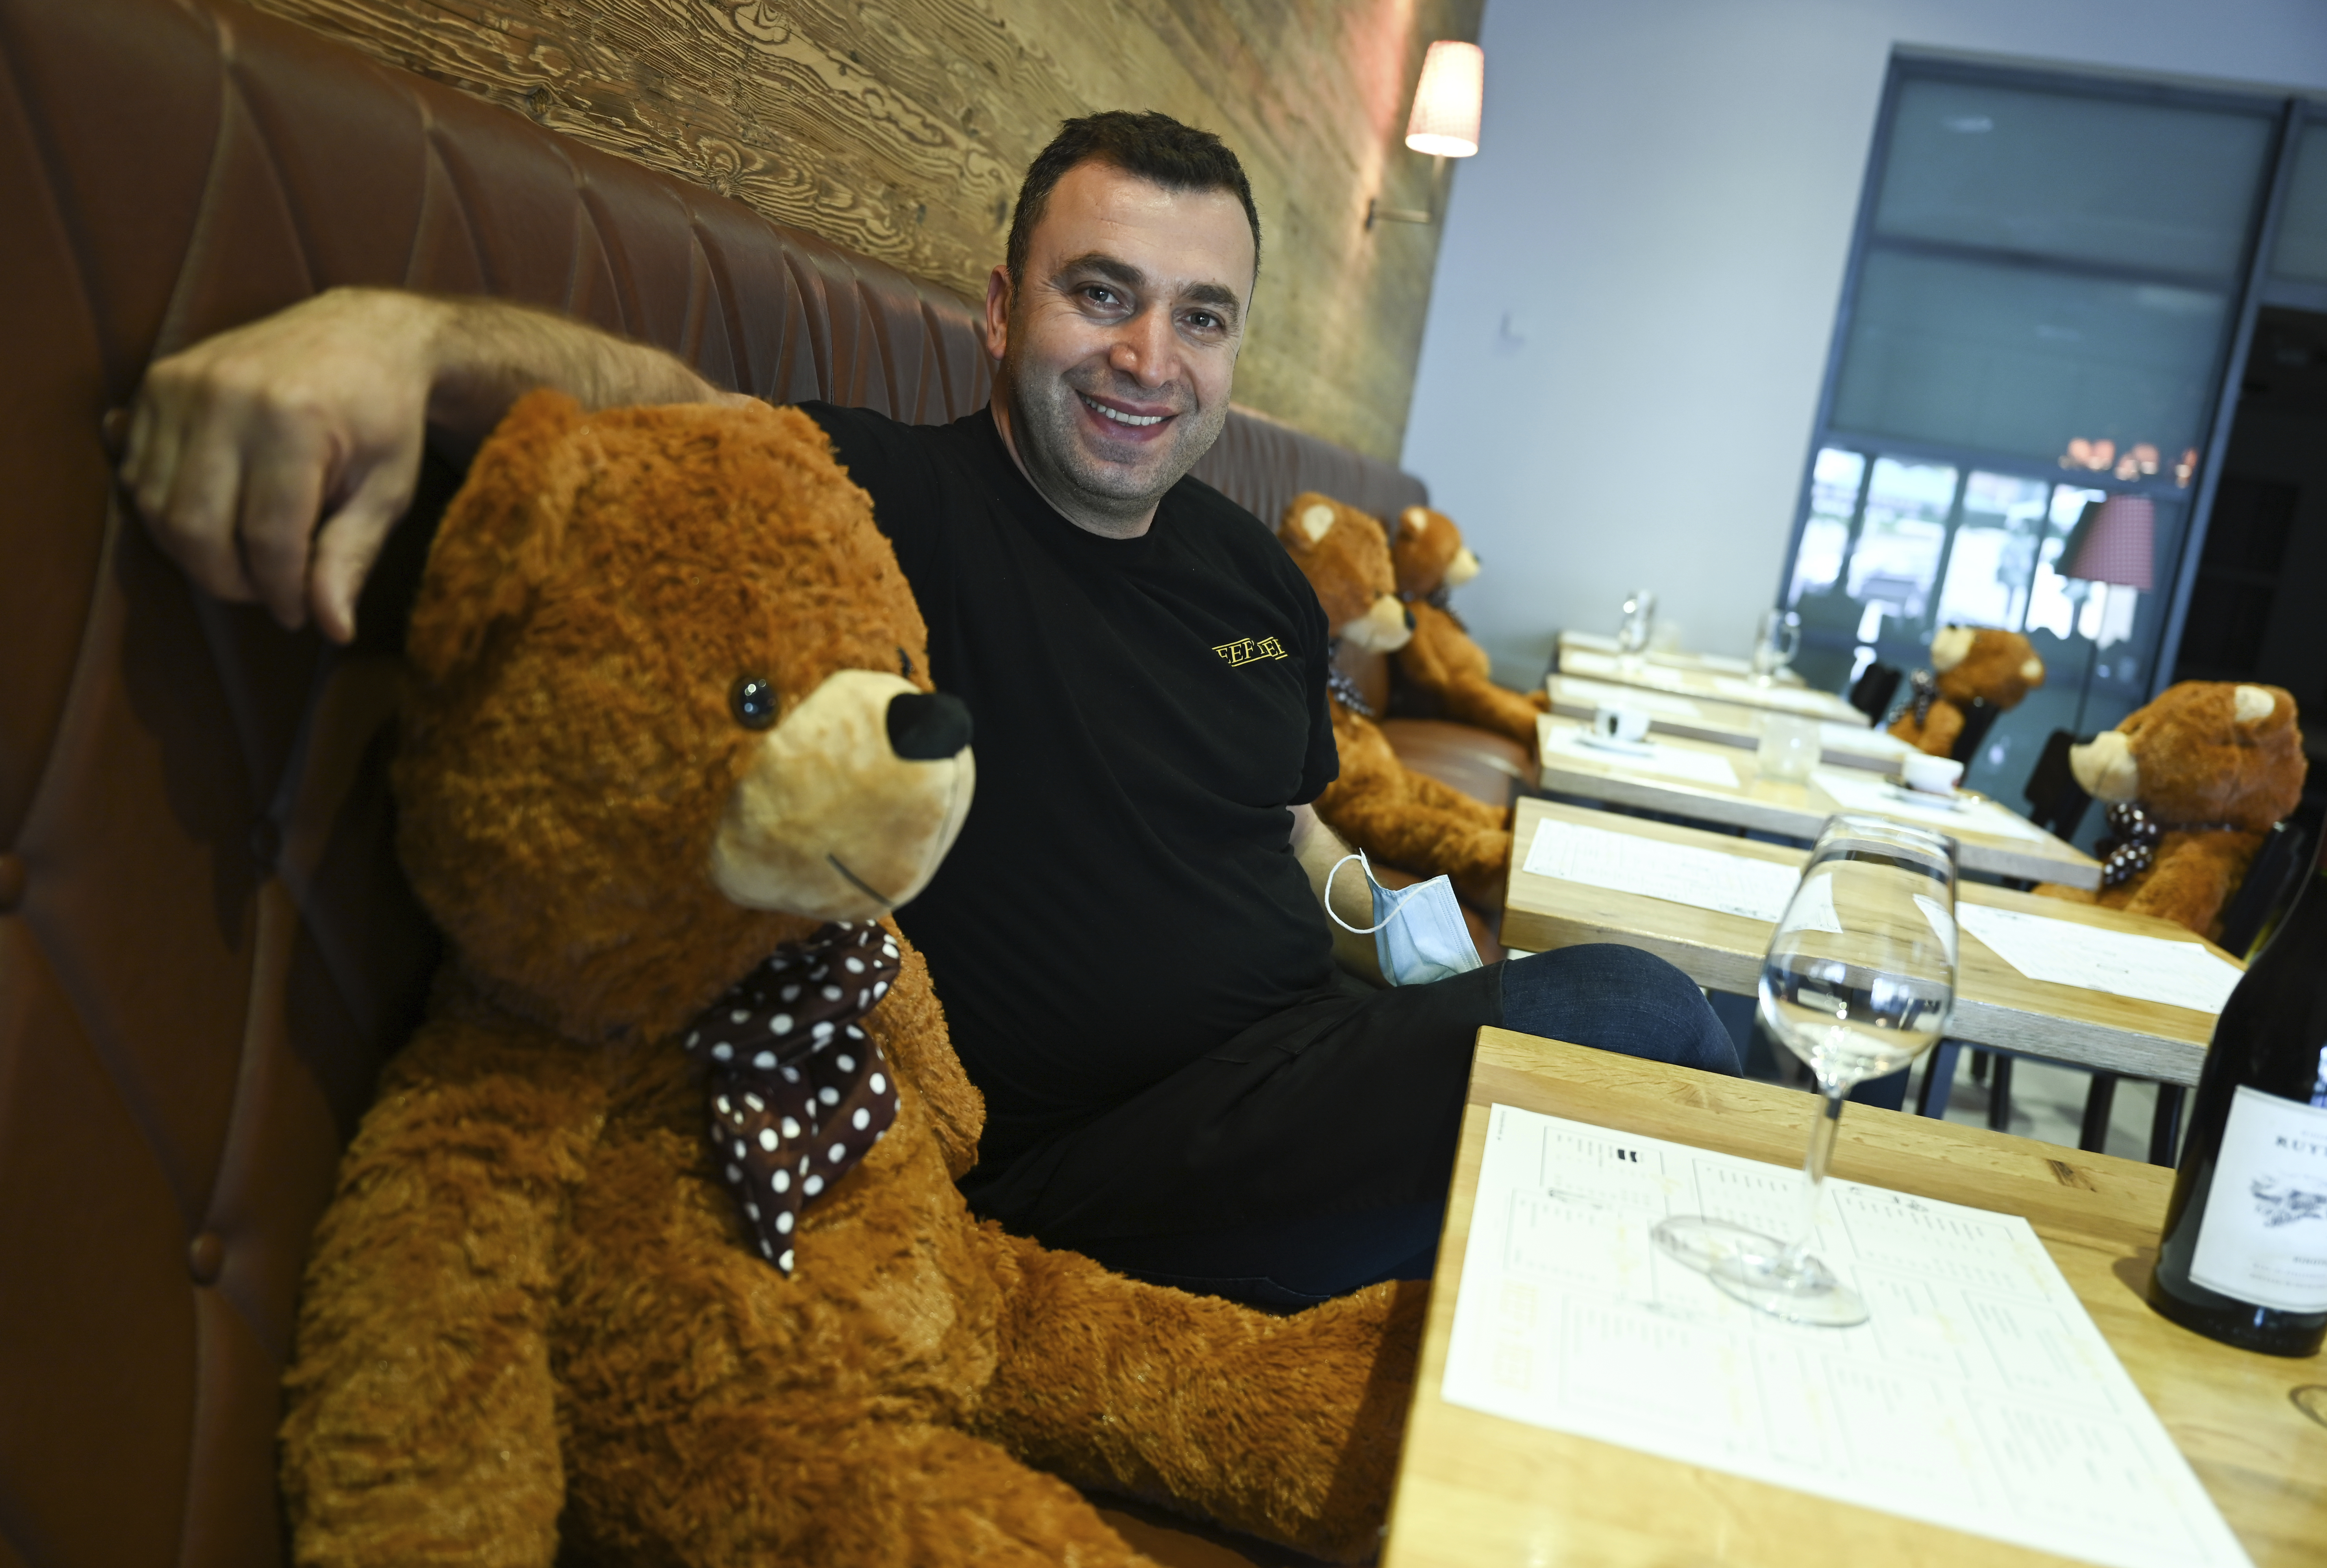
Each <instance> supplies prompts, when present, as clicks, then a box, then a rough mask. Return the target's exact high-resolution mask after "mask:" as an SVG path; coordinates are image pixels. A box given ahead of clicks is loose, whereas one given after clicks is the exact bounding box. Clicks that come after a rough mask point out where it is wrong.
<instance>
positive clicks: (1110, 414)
mask: <svg viewBox="0 0 2327 1568" xmlns="http://www.w3.org/2000/svg"><path fill="white" fill-rule="evenodd" d="M1083 402H1084V403H1085V404H1086V405H1087V406H1089V407H1090V408H1092V409H1094V410H1096V411H1097V412H1098V414H1100V415H1103V416H1104V417H1106V418H1108V419H1112V420H1114V421H1115V422H1116V423H1117V425H1161V424H1163V423H1164V416H1163V415H1161V414H1124V413H1120V412H1118V411H1117V410H1116V409H1113V408H1109V407H1108V406H1107V405H1106V404H1104V403H1093V402H1091V400H1090V399H1089V398H1088V397H1086V398H1084V399H1083Z"/></svg>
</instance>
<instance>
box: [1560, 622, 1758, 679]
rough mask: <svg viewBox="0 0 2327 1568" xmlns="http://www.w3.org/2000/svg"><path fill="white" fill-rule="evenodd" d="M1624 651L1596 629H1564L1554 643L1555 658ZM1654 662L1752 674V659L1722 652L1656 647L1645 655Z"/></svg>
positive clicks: (1688, 667)
mask: <svg viewBox="0 0 2327 1568" xmlns="http://www.w3.org/2000/svg"><path fill="white" fill-rule="evenodd" d="M1622 651H1623V645H1622V644H1621V643H1620V642H1618V641H1617V640H1616V639H1614V638H1612V637H1606V636H1603V635H1602V634H1601V633H1599V632H1596V631H1563V632H1561V633H1560V634H1559V637H1558V639H1556V641H1555V642H1554V643H1553V645H1552V657H1553V658H1554V659H1555V660H1557V659H1561V658H1566V657H1567V656H1568V655H1569V654H1571V653H1584V654H1592V653H1600V654H1614V653H1621V652H1622ZM1642 657H1644V658H1647V659H1648V661H1649V663H1650V664H1660V665H1664V666H1666V667H1669V668H1672V669H1683V670H1702V671H1705V672H1706V673H1708V674H1720V675H1752V673H1753V665H1752V660H1750V659H1743V658H1731V657H1730V656H1729V655H1727V654H1722V653H1684V652H1682V651H1681V650H1680V649H1677V648H1652V649H1649V651H1648V652H1647V653H1646V654H1645V655H1643V656H1642Z"/></svg>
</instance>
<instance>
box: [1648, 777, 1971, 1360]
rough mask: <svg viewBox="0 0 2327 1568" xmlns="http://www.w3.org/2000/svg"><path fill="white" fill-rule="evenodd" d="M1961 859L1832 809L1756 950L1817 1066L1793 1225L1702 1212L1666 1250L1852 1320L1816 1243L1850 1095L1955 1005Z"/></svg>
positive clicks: (1771, 1299)
mask: <svg viewBox="0 0 2327 1568" xmlns="http://www.w3.org/2000/svg"><path fill="white" fill-rule="evenodd" d="M1955 890H1956V862H1955V851H1954V847H1953V845H1950V844H1949V841H1948V840H1947V839H1945V838H1943V837H1941V836H1940V835H1938V834H1936V833H1930V832H1926V831H1924V830H1923V829H1921V828H1918V827H1909V826H1906V825H1904V824H1903V823H1897V822H1892V821H1890V820H1888V819H1886V818H1883V817H1861V816H1855V815H1852V814H1848V813H1845V814H1842V815H1839V816H1835V817H1828V818H1827V822H1826V826H1825V827H1824V828H1823V829H1822V830H1821V831H1820V832H1819V834H1818V843H1817V845H1815V846H1814V847H1813V848H1812V849H1811V851H1810V858H1809V863H1808V865H1807V866H1805V867H1804V868H1803V870H1802V880H1801V882H1799V884H1798V885H1797V886H1796V887H1795V889H1794V895H1793V898H1792V899H1791V900H1790V901H1789V902H1788V903H1787V905H1786V912H1785V914H1784V916H1783V917H1782V918H1781V919H1780V920H1779V921H1778V927H1777V930H1776V932H1775V933H1774V934H1773V935H1772V936H1771V938H1770V950H1769V953H1768V954H1767V956H1765V957H1763V959H1762V979H1761V987H1760V990H1761V1002H1760V1006H1759V1008H1758V1009H1757V1013H1758V1016H1759V1017H1760V1019H1761V1021H1762V1026H1763V1027H1764V1028H1766V1029H1767V1030H1768V1031H1770V1033H1771V1034H1772V1035H1774V1036H1775V1037H1776V1038H1777V1039H1778V1040H1779V1041H1780V1042H1781V1043H1783V1044H1784V1046H1785V1047H1786V1049H1787V1050H1790V1051H1792V1052H1793V1053H1794V1054H1795V1055H1796V1056H1798V1057H1799V1058H1800V1059H1802V1060H1803V1062H1804V1063H1806V1064H1807V1065H1808V1068H1809V1069H1810V1071H1811V1073H1812V1074H1813V1075H1814V1076H1815V1077H1816V1078H1817V1079H1818V1113H1817V1119H1816V1120H1815V1121H1814V1122H1813V1123H1812V1124H1811V1129H1810V1145H1809V1150H1808V1153H1807V1155H1806V1156H1805V1158H1804V1160H1803V1171H1804V1173H1805V1176H1806V1181H1805V1182H1804V1184H1803V1203H1802V1210H1801V1215H1800V1218H1799V1220H1798V1221H1797V1222H1796V1224H1795V1226H1794V1227H1793V1234H1792V1235H1791V1236H1790V1237H1787V1238H1780V1237H1771V1236H1769V1235H1766V1234H1764V1233H1762V1232H1761V1231H1758V1230H1755V1229H1753V1228H1752V1227H1747V1226H1742V1225H1738V1224H1736V1223H1734V1222H1733V1221H1730V1220H1725V1219H1721V1218H1714V1217H1711V1216H1704V1215H1686V1216H1676V1217H1675V1218H1670V1219H1668V1220H1666V1221H1665V1222H1664V1223H1663V1224H1661V1225H1659V1226H1658V1227H1657V1228H1656V1232H1655V1235H1656V1239H1657V1244H1658V1245H1659V1246H1661V1247H1662V1248H1663V1249H1664V1250H1665V1251H1666V1252H1667V1253H1668V1254H1669V1255H1672V1256H1673V1257H1676V1258H1677V1259H1679V1260H1680V1261H1681V1262H1683V1263H1685V1264H1687V1265H1689V1266H1690V1267H1692V1268H1695V1269H1699V1270H1701V1271H1703V1272H1704V1273H1706V1274H1709V1275H1710V1276H1711V1277H1712V1279H1713V1282H1714V1283H1715V1284H1717V1285H1719V1286H1720V1287H1721V1288H1722V1289H1723V1290H1724V1291H1726V1292H1728V1293H1730V1294H1731V1295H1733V1296H1735V1297H1737V1298H1738V1299H1739V1300H1740V1301H1743V1302H1747V1303H1748V1304H1750V1305H1752V1306H1755V1307H1758V1308H1760V1309H1761V1310H1762V1311H1766V1312H1769V1313H1771V1315H1772V1316H1775V1317H1780V1318H1783V1319H1785V1320H1786V1321H1789V1322H1796V1323H1815V1324H1822V1325H1826V1326H1827V1327H1834V1328H1846V1327H1848V1326H1850V1325H1851V1324H1854V1323H1863V1322H1864V1321H1866V1316H1867V1312H1866V1303H1865V1301H1864V1299H1863V1298H1862V1297H1861V1296H1860V1295H1859V1294H1858V1293H1857V1292H1856V1291H1855V1290H1853V1289H1851V1288H1850V1286H1849V1285H1848V1284H1846V1283H1844V1282H1843V1281H1842V1280H1840V1279H1839V1278H1837V1277H1836V1275H1835V1274H1834V1273H1833V1271H1832V1270H1830V1269H1828V1268H1827V1266H1826V1265H1824V1264H1823V1263H1821V1262H1819V1261H1818V1258H1817V1257H1815V1256H1814V1255H1811V1252H1810V1247H1811V1245H1812V1243H1813V1241H1814V1240H1815V1238H1816V1235H1817V1227H1818V1200H1819V1198H1820V1195H1821V1193H1822V1192H1823V1190H1824V1186H1825V1182H1826V1173H1827V1166H1828V1164H1829V1163H1830V1162H1831V1161H1832V1159H1833V1157H1834V1142H1835V1134H1836V1130H1837V1129H1838V1128H1839V1127H1840V1125H1841V1122H1842V1107H1843V1103H1844V1100H1845V1098H1846V1097H1847V1096H1848V1095H1849V1093H1850V1091H1851V1090H1852V1089H1853V1088H1854V1087H1856V1086H1858V1085H1859V1084H1861V1083H1864V1082H1865V1081H1866V1080H1867V1079H1869V1078H1881V1077H1883V1075H1884V1074H1886V1073H1893V1072H1897V1071H1898V1070H1899V1069H1902V1068H1904V1067H1906V1066H1907V1065H1909V1064H1910V1063H1911V1062H1912V1061H1913V1060H1914V1059H1916V1058H1917V1057H1919V1056H1920V1055H1922V1054H1923V1052H1925V1051H1926V1050H1930V1048H1931V1046H1932V1045H1934V1044H1935V1043H1937V1042H1938V1041H1939V1037H1940V1035H1941V1034H1943V1033H1944V1032H1945V1031H1946V1030H1947V1025H1948V1018H1949V1013H1952V1012H1953V1010H1954V1007H1955V988H1956V942H1957V938H1956V918H1955V910H1956V899H1955Z"/></svg>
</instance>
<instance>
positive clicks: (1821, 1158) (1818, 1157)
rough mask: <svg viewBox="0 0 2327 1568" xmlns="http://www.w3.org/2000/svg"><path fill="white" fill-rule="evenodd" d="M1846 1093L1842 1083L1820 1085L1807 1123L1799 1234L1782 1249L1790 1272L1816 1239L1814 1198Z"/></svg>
mask: <svg viewBox="0 0 2327 1568" xmlns="http://www.w3.org/2000/svg"><path fill="white" fill-rule="evenodd" d="M1849 1092H1850V1090H1849V1088H1848V1087H1847V1086H1846V1085H1843V1084H1820V1085H1819V1086H1818V1115H1817V1117H1816V1118H1815V1119H1814V1120H1813V1121H1812V1122H1811V1123H1810V1146H1809V1151H1808V1153H1805V1154H1804V1155H1803V1156H1802V1173H1803V1175H1804V1176H1805V1177H1806V1178H1807V1180H1806V1181H1803V1183H1802V1224H1801V1233H1800V1235H1799V1236H1798V1237H1795V1239H1794V1245H1793V1246H1790V1247H1788V1248H1787V1249H1786V1261H1785V1266H1786V1267H1787V1268H1788V1269H1789V1270H1791V1269H1794V1268H1797V1267H1799V1265H1800V1264H1801V1261H1802V1259H1803V1258H1804V1257H1805V1256H1807V1255H1808V1253H1809V1250H1810V1243H1811V1242H1812V1241H1814V1240H1816V1239H1817V1237H1818V1195H1819V1193H1820V1192H1821V1191H1823V1190H1825V1187H1826V1173H1827V1167H1828V1166H1829V1165H1831V1164H1833V1162H1834V1138H1835V1134H1836V1132H1838V1131H1840V1130H1841V1127H1842V1107H1843V1102H1844V1097H1845V1096H1846V1095H1848V1094H1849Z"/></svg>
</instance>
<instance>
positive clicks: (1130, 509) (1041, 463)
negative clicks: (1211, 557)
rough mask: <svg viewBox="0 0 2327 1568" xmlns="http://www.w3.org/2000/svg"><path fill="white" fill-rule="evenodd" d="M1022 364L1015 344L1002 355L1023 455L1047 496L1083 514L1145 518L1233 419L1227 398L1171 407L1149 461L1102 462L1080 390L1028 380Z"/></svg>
mask: <svg viewBox="0 0 2327 1568" xmlns="http://www.w3.org/2000/svg"><path fill="white" fill-rule="evenodd" d="M1023 369H1024V367H1023V363H1022V362H1021V361H1020V360H1019V359H1018V356H1017V355H1016V354H1015V353H1014V352H1009V353H1005V355H1004V357H1003V361H1002V370H1003V376H1004V378H1005V383H1006V385H1007V386H1008V387H1009V392H1010V413H1011V420H1012V425H1013V427H1014V428H1013V431H1012V434H1014V436H1015V438H1016V444H1017V448H1018V458H1019V461H1020V462H1023V464H1024V465H1025V468H1026V471H1027V473H1028V475H1029V476H1031V477H1032V478H1033V481H1034V488H1035V489H1036V490H1040V491H1042V495H1043V498H1044V499H1047V500H1049V501H1050V502H1051V505H1052V506H1053V507H1056V508H1057V509H1059V510H1060V511H1061V512H1063V513H1065V514H1066V515H1067V516H1068V517H1069V518H1072V519H1074V520H1077V521H1083V520H1085V519H1089V520H1098V521H1104V522H1107V523H1111V524H1115V525H1117V526H1119V527H1123V528H1125V529H1126V530H1129V529H1132V528H1134V527H1136V526H1137V525H1140V524H1141V523H1143V522H1144V521H1145V518H1147V517H1148V516H1149V515H1150V514H1151V513H1153V512H1154V509H1155V506H1156V503H1157V502H1159V501H1161V500H1162V499H1164V492H1165V491H1167V490H1170V489H1171V488H1172V487H1173V485H1175V484H1178V483H1179V482H1180V481H1181V480H1182V478H1184V477H1186V475H1187V472H1188V471H1189V470H1190V469H1192V468H1193V467H1195V466H1196V464H1197V463H1198V462H1201V460H1202V458H1203V455H1204V453H1207V452H1210V450H1211V449H1212V443H1214V442H1215V441H1218V440H1219V439H1220V431H1221V430H1222V429H1223V428H1225V427H1226V425H1227V424H1228V416H1229V410H1228V400H1227V399H1226V398H1222V399H1221V400H1220V403H1219V404H1218V405H1217V406H1214V407H1210V408H1204V407H1192V408H1190V409H1189V410H1188V411H1186V412H1184V413H1176V414H1174V415H1173V421H1172V433H1171V441H1170V443H1169V444H1168V445H1167V446H1165V447H1164V448H1163V449H1162V450H1161V451H1159V452H1157V453H1154V458H1153V461H1152V462H1150V463H1146V464H1143V465H1141V466H1140V467H1139V468H1137V469H1131V468H1126V466H1124V465H1122V464H1119V463H1110V462H1101V461H1099V460H1098V459H1096V458H1094V457H1093V456H1092V455H1091V454H1090V453H1089V451H1088V450H1087V449H1086V448H1085V447H1084V445H1083V441H1082V436H1081V433H1080V429H1079V425H1080V422H1081V421H1082V419H1083V418H1084V417H1085V415H1084V406H1083V401H1082V397H1081V394H1080V393H1079V391H1078V390H1077V389H1076V388H1075V387H1074V386H1073V385H1072V384H1071V383H1070V381H1069V380H1068V379H1067V378H1064V377H1059V378H1052V379H1051V380H1049V381H1048V382H1047V383H1046V385H1045V386H1043V387H1033V386H1030V385H1029V384H1028V378H1027V377H1026V376H1024V375H1023V373H1022V372H1023ZM1124 397H1125V399H1126V401H1132V402H1144V401H1147V400H1150V399H1152V398H1154V393H1153V392H1145V391H1141V390H1136V389H1135V390H1134V391H1132V392H1129V393H1126V394H1125V395H1124ZM1191 401H1192V399H1191ZM1062 503H1067V504H1062Z"/></svg>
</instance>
